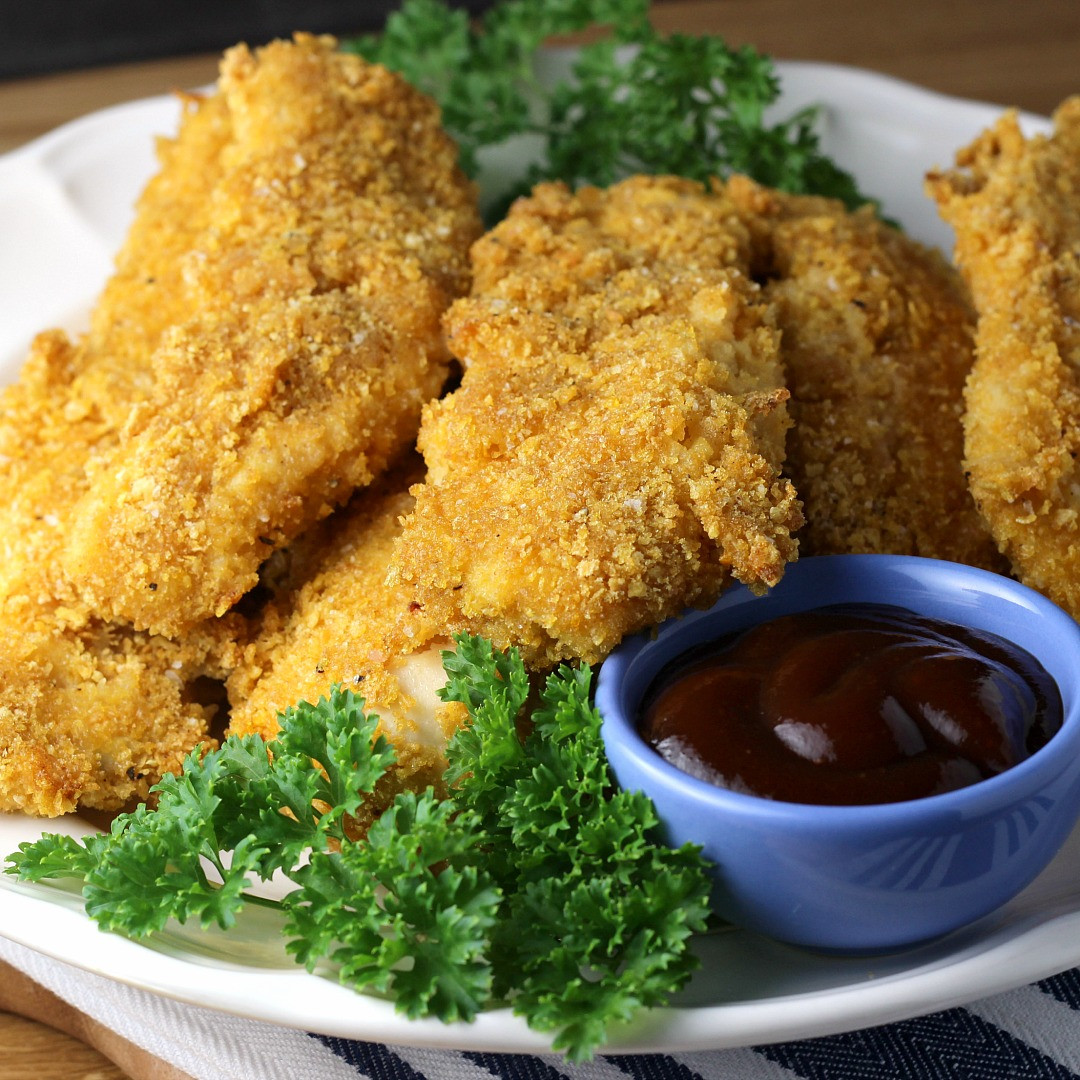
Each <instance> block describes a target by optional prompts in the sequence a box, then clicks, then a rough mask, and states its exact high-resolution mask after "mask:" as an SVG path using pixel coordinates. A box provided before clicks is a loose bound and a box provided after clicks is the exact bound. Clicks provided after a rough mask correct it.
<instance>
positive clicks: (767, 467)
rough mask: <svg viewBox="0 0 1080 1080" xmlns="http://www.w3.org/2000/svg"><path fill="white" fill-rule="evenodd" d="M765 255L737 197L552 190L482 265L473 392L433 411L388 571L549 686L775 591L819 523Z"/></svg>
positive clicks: (427, 608)
mask: <svg viewBox="0 0 1080 1080" xmlns="http://www.w3.org/2000/svg"><path fill="white" fill-rule="evenodd" d="M748 241H749V237H748V235H747V232H746V230H745V228H743V227H742V225H741V224H740V222H739V221H738V218H737V215H736V214H735V212H734V209H733V207H732V206H731V205H730V204H729V203H728V202H727V200H725V199H724V198H723V197H722V196H720V195H718V194H715V193H709V192H706V191H704V190H703V189H702V188H701V187H700V186H698V185H695V184H693V183H690V182H687V181H680V180H673V179H655V178H644V177H639V178H634V179H631V180H628V181H625V182H623V183H621V184H618V185H616V186H614V187H612V188H611V189H609V190H607V191H601V190H598V189H595V188H585V189H582V190H580V191H578V192H577V193H576V194H571V193H570V192H569V191H568V190H567V189H566V188H565V187H563V186H561V185H545V186H541V187H540V188H538V189H537V190H536V191H535V192H534V193H533V196H532V197H531V198H529V199H526V200H521V201H519V202H518V203H517V204H516V205H515V206H514V208H513V209H512V210H511V212H510V215H509V217H508V218H507V219H506V220H504V221H503V222H502V223H500V224H499V225H498V226H497V227H496V228H495V229H494V230H492V231H491V232H490V233H488V234H487V235H486V236H485V237H484V238H483V239H482V240H481V241H480V242H479V243H478V244H477V245H476V246H475V248H474V250H473V268H474V283H473V290H472V293H471V295H470V297H469V298H468V299H465V300H460V301H458V302H457V303H456V304H455V305H453V307H452V308H451V309H450V311H449V313H448V315H447V318H446V330H447V335H448V339H449V342H450V348H451V349H452V351H453V352H454V354H455V355H456V356H457V357H459V358H460V360H461V362H462V365H463V366H464V369H465V372H464V377H463V380H462V383H461V387H460V388H459V389H458V390H456V391H455V392H454V393H452V394H450V395H449V396H448V397H446V398H444V399H443V400H441V401H440V402H438V403H436V404H432V405H431V406H429V407H428V409H427V410H426V412H425V415H424V421H423V425H422V428H421V432H420V437H419V443H418V445H419V447H420V449H421V451H422V452H423V454H424V457H425V460H426V462H427V465H428V476H427V480H426V482H425V483H424V484H423V485H421V486H419V487H417V488H416V489H415V490H414V494H415V497H416V508H415V510H414V511H413V512H412V513H411V514H410V515H409V516H408V518H407V519H406V521H405V524H404V528H403V531H402V535H401V538H400V540H399V541H398V545H397V549H396V552H395V555H394V559H393V562H392V566H391V573H392V580H393V581H394V582H395V583H397V584H399V585H409V586H411V587H412V588H413V591H414V593H415V598H416V602H417V603H418V604H420V605H421V606H422V608H423V610H424V612H425V614H426V615H427V616H428V617H429V618H430V619H432V620H433V621H434V622H435V623H437V624H441V625H444V626H446V627H449V628H456V627H459V626H464V627H467V628H469V629H470V630H472V631H473V632H479V633H482V634H483V635H484V636H486V637H488V638H490V639H491V640H493V641H494V642H495V643H496V645H498V646H500V647H503V646H506V645H510V644H513V645H516V646H517V647H518V648H520V649H521V651H522V654H523V656H524V657H525V659H526V662H527V663H530V664H532V665H534V666H538V667H542V666H545V665H549V664H552V663H555V662H557V661H559V660H563V659H568V658H571V657H578V658H581V659H583V660H585V661H587V662H593V661H595V660H598V659H600V658H601V657H603V656H604V655H605V654H606V653H607V652H608V651H609V650H610V649H611V648H612V647H613V646H614V645H615V644H616V643H617V642H618V641H619V640H620V639H621V638H622V637H623V636H624V635H625V634H628V633H630V632H632V631H635V630H638V629H641V628H643V627H646V626H649V625H652V624H654V623H656V622H659V621H660V620H662V619H663V618H665V617H667V616H669V615H673V614H676V613H678V612H680V611H682V610H683V609H684V608H685V607H687V606H688V605H691V604H707V603H709V602H711V601H712V600H714V599H715V598H716V596H717V595H718V594H719V593H720V591H721V590H722V589H723V587H724V586H725V585H726V584H727V583H728V582H730V581H731V580H732V579H733V578H737V579H739V580H741V581H744V582H746V583H748V584H750V585H752V586H754V587H756V588H764V587H767V586H770V585H774V584H775V583H776V582H777V581H778V580H779V579H780V576H781V574H782V571H783V567H784V564H785V563H786V562H787V561H788V560H790V559H791V558H793V557H794V556H795V550H796V547H795V541H794V539H793V536H792V534H793V533H794V531H795V530H796V529H797V528H798V527H799V525H800V524H801V523H802V516H801V513H800V510H799V505H798V502H797V500H796V497H795V493H794V491H793V489H792V487H791V485H790V484H789V483H788V482H786V481H784V480H782V479H781V478H780V476H779V475H778V469H779V465H780V460H781V457H782V453H783V449H782V435H783V431H784V429H785V427H786V420H785V419H784V414H783V403H784V401H785V399H786V398H787V392H786V390H785V389H784V387H783V377H782V371H781V368H780V363H779V356H778V352H777V345H778V342H777V333H776V329H775V327H774V326H773V323H772V320H771V318H770V313H769V310H768V308H767V307H766V306H765V305H764V304H763V303H762V301H761V296H760V293H759V290H758V289H757V287H756V286H755V285H754V284H753V283H752V282H751V281H750V279H749V277H748V276H747V273H746V268H747V257H748Z"/></svg>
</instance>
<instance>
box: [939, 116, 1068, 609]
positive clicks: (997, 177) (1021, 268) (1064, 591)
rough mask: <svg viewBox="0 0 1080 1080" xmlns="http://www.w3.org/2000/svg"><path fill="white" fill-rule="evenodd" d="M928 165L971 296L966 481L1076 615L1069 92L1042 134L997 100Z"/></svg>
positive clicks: (1044, 585) (1025, 574)
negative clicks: (944, 156) (941, 160)
mask: <svg viewBox="0 0 1080 1080" xmlns="http://www.w3.org/2000/svg"><path fill="white" fill-rule="evenodd" d="M956 165H957V168H956V170H955V171H952V172H946V173H941V174H933V175H931V176H930V177H929V179H928V190H929V191H930V193H931V195H932V196H933V197H934V198H935V199H936V200H937V203H938V207H939V209H940V211H941V214H942V217H943V218H944V219H945V220H946V221H947V222H948V223H949V224H950V225H952V227H953V229H954V230H955V232H956V259H957V262H958V264H959V265H960V268H961V270H962V271H963V273H964V275H965V276H966V278H967V279H968V282H969V284H970V286H971V292H972V296H973V298H974V301H975V306H976V309H977V310H978V314H979V319H978V331H977V338H976V356H977V359H976V361H975V366H974V368H973V370H972V372H971V377H970V380H969V382H968V386H967V391H966V402H967V412H966V414H965V417H964V428H965V452H966V457H967V462H966V465H967V469H968V472H969V474H970V478H971V491H972V493H973V495H974V496H975V501H976V502H977V504H978V506H979V509H980V511H981V512H982V515H983V517H984V518H985V519H986V521H987V523H988V524H989V527H990V529H991V531H992V532H993V534H994V538H995V539H996V540H997V542H998V544H999V545H1000V546H1001V548H1002V550H1003V551H1004V552H1005V553H1006V554H1007V555H1008V557H1009V559H1010V561H1011V562H1012V566H1013V569H1014V571H1015V572H1016V574H1017V575H1018V576H1019V577H1020V579H1021V580H1022V581H1024V582H1025V583H1026V584H1028V585H1031V586H1033V587H1034V588H1037V589H1040V590H1042V591H1043V592H1045V593H1046V594H1047V595H1048V596H1050V597H1051V599H1053V600H1055V601H1056V602H1057V603H1059V604H1061V605H1062V606H1063V607H1065V608H1066V609H1067V610H1068V611H1069V612H1070V613H1071V614H1073V615H1074V616H1080V498H1078V496H1077V492H1078V490H1080V488H1078V485H1080V469H1078V467H1077V461H1076V459H1077V454H1078V453H1080V376H1078V374H1077V369H1078V365H1080V97H1077V98H1071V99H1069V100H1068V101H1066V102H1064V103H1063V104H1062V105H1061V107H1060V108H1059V109H1058V111H1057V113H1056V114H1055V130H1054V133H1053V135H1052V136H1050V137H1047V136H1036V137H1034V138H1031V139H1026V138H1025V137H1024V136H1023V134H1022V132H1021V130H1020V126H1019V123H1018V120H1017V117H1016V115H1015V114H1014V113H1009V114H1006V115H1005V116H1004V117H1002V119H1001V120H1000V121H999V122H998V124H997V125H996V126H995V127H993V128H992V129H990V130H989V131H987V132H985V133H984V134H983V135H982V136H980V138H978V139H976V141H975V142H974V143H973V144H972V145H971V146H969V147H967V148H966V149H964V150H962V151H960V153H959V154H958V155H957V159H956Z"/></svg>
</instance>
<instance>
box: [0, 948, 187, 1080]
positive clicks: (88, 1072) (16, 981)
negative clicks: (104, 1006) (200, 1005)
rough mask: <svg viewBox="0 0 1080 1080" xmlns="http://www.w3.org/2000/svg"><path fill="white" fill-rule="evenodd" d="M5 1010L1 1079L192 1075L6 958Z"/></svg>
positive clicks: (1, 994)
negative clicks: (70, 1002)
mask: <svg viewBox="0 0 1080 1080" xmlns="http://www.w3.org/2000/svg"><path fill="white" fill-rule="evenodd" d="M0 1010H3V1012H2V1013H0V1080H192V1077H191V1076H190V1075H189V1074H188V1073H185V1072H181V1071H180V1070H179V1069H176V1068H174V1067H173V1066H172V1065H169V1064H168V1063H166V1062H164V1061H161V1060H160V1059H159V1058H156V1057H154V1055H153V1054H150V1053H148V1052H147V1051H145V1050H143V1049H141V1048H140V1047H138V1046H135V1044H134V1043H130V1042H128V1041H127V1039H123V1038H121V1037H120V1036H119V1035H117V1034H116V1032H114V1031H110V1030H109V1029H108V1028H107V1027H103V1026H102V1025H101V1024H99V1023H97V1021H95V1020H92V1019H90V1017H88V1016H86V1015H85V1014H83V1013H81V1012H79V1010H78V1009H75V1008H73V1007H72V1006H71V1005H68V1004H67V1002H65V1001H62V1000H61V999H60V998H58V997H57V996H56V995H55V994H52V993H50V992H49V991H48V990H46V989H44V988H43V987H41V986H39V985H38V984H37V983H36V982H34V981H33V980H32V979H30V978H28V977H27V976H26V975H24V974H23V973H22V972H21V971H19V970H18V969H16V968H13V967H12V966H11V965H10V964H5V963H4V962H3V961H0ZM58 1031H59V1032H62V1033H63V1036H62V1037H61V1036H58V1035H57V1032H58Z"/></svg>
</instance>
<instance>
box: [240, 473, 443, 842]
mask: <svg viewBox="0 0 1080 1080" xmlns="http://www.w3.org/2000/svg"><path fill="white" fill-rule="evenodd" d="M421 475H422V463H421V462H420V461H419V459H418V458H412V459H410V460H409V461H408V462H407V463H406V464H404V465H401V466H399V467H398V468H397V469H395V470H394V471H393V472H392V473H390V474H388V475H387V476H386V477H384V478H383V479H382V480H381V481H379V482H377V483H376V484H375V485H373V486H372V487H370V488H368V489H367V490H365V491H363V492H361V493H359V494H358V495H357V496H356V497H355V498H354V500H353V501H352V503H350V505H349V506H348V507H347V508H346V509H345V510H342V511H339V512H338V513H337V514H335V515H334V517H333V518H330V519H328V520H327V522H326V523H324V524H323V525H322V526H321V527H316V529H315V530H313V531H312V532H313V533H314V534H315V535H314V536H313V535H311V533H309V534H307V535H306V536H305V537H304V539H303V541H302V545H301V546H302V548H303V550H302V552H300V553H299V554H298V558H297V561H298V562H299V564H300V565H299V566H298V567H295V566H294V567H291V568H290V569H289V571H288V572H287V573H285V574H283V575H282V577H281V579H280V581H279V584H278V595H276V596H275V597H274V598H273V599H272V600H271V602H270V603H268V604H267V606H266V609H265V611H264V612H263V614H262V616H261V620H260V622H259V625H258V627H257V632H256V633H255V634H254V636H253V639H252V641H251V643H250V644H249V645H248V646H247V647H246V649H245V651H244V655H243V658H242V660H241V662H239V663H238V664H237V666H236V668H235V670H234V671H233V673H232V675H231V676H230V678H229V683H228V686H229V698H230V701H231V703H232V714H231V723H230V733H232V734H239V735H246V734H251V733H256V734H259V735H262V736H263V737H264V738H266V739H271V738H273V737H274V735H275V734H276V732H277V728H278V714H279V713H281V712H284V710H286V709H287V708H289V707H291V706H293V705H295V704H296V703H297V701H300V700H306V701H311V702H316V701H318V699H319V698H320V697H321V696H323V695H328V694H329V692H330V690H331V688H332V687H333V686H334V684H335V683H340V684H342V685H343V686H345V687H348V688H350V689H352V690H354V691H355V692H356V693H357V694H359V695H361V696H362V697H364V699H365V701H366V703H367V711H369V712H377V713H378V714H379V716H380V720H381V723H380V728H379V730H380V732H382V733H383V734H385V735H386V736H387V738H388V739H389V740H390V741H391V743H393V745H394V749H395V751H396V754H397V762H396V764H395V766H394V768H393V769H392V770H391V772H390V773H389V774H388V775H387V776H386V777H384V779H383V780H382V781H380V783H379V785H378V787H377V788H376V790H375V792H373V794H372V797H371V798H370V799H369V800H367V802H366V803H365V806H364V808H363V810H362V818H361V824H363V823H365V822H366V821H367V820H369V819H370V817H372V816H374V815H376V814H377V813H378V811H379V809H380V808H383V807H385V806H386V805H388V802H389V800H391V799H392V798H393V796H394V794H396V792H397V791H399V790H402V789H404V788H422V787H425V786H427V785H428V784H435V785H438V784H439V783H441V778H442V774H443V772H444V770H445V768H446V759H445V755H444V749H445V745H446V741H447V739H448V738H449V736H450V734H451V733H452V732H453V730H454V729H455V728H456V727H457V726H458V725H459V724H460V723H461V721H462V719H463V709H462V706H460V705H459V704H457V703H453V702H451V703H445V704H443V703H440V702H438V700H437V697H436V691H437V690H438V688H439V687H441V686H442V685H443V683H444V682H445V681H446V677H445V673H444V671H443V667H442V659H441V652H442V650H443V649H445V648H452V642H451V641H450V639H449V637H448V636H446V635H445V634H444V633H441V632H440V628H439V627H435V626H433V625H432V624H431V622H430V620H429V619H428V618H427V617H426V616H425V614H424V613H423V611H422V610H421V609H419V608H418V607H417V605H416V604H414V603H413V601H412V594H411V591H410V590H407V589H404V588H402V587H400V586H394V585H390V584H388V583H387V580H386V577H387V566H388V565H389V562H390V556H391V553H392V551H393V544H394V540H395V538H396V537H397V535H398V534H399V533H400V531H401V524H400V521H401V518H402V517H403V516H404V515H405V514H407V513H408V512H409V511H410V510H411V509H412V505H413V500H412V497H411V496H410V495H409V493H408V487H409V482H410V480H415V479H418V478H419V477H420V476H421ZM286 554H288V553H286Z"/></svg>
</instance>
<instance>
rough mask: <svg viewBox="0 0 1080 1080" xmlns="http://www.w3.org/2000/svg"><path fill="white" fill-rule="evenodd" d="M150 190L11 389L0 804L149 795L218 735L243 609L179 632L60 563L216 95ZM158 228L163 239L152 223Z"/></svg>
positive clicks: (207, 144) (2, 567)
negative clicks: (216, 685) (167, 635)
mask: <svg viewBox="0 0 1080 1080" xmlns="http://www.w3.org/2000/svg"><path fill="white" fill-rule="evenodd" d="M182 128H183V130H182V134H181V136H180V137H179V138H178V139H176V140H170V141H166V142H163V143H162V145H161V147H160V148H159V152H160V155H161V158H162V170H161V172H160V173H159V174H158V176H157V177H155V179H154V180H152V181H151V183H150V184H149V185H148V186H147V188H146V190H145V191H144V192H143V194H142V196H141V198H140V200H139V205H138V211H137V215H136V219H135V222H134V224H133V226H132V228H131V231H130V233H129V235H128V238H127V241H126V243H125V245H124V247H123V249H122V251H121V252H120V254H119V256H118V259H117V270H116V274H115V276H114V277H113V278H112V279H111V280H110V282H109V283H108V285H107V286H106V288H105V290H104V293H103V295H102V297H101V299H100V301H99V303H98V305H97V307H96V308H95V310H94V312H93V315H92V318H91V325H90V329H89V331H88V332H87V333H86V334H85V335H84V336H83V337H82V338H81V339H80V340H79V341H77V342H73V341H71V340H69V338H68V337H67V336H66V335H65V334H63V333H61V332H59V331H50V332H47V333H43V334H41V335H39V336H38V338H37V339H36V340H35V342H34V343H33V346H32V348H31V351H30V356H29V358H28V359H27V361H26V363H25V365H24V367H23V369H22V371H21V373H20V376H19V379H18V381H17V382H16V383H14V384H13V385H11V386H8V387H5V388H4V389H3V390H2V391H0V810H25V811H28V812H31V813H35V814H43V815H50V816H51V815H57V814H62V813H66V812H69V811H71V810H74V809H75V807H76V805H77V804H81V805H83V806H92V807H99V808H103V809H114V808H116V807H119V806H121V805H123V804H124V803H125V802H127V801H128V800H129V799H131V798H145V797H146V795H147V793H148V791H149V788H150V786H151V785H152V784H154V783H155V782H156V781H157V780H158V779H160V777H161V775H162V773H164V772H165V771H167V770H175V769H177V768H179V766H180V763H181V761H182V759H183V756H184V754H186V753H187V752H188V751H189V750H190V749H191V748H192V747H193V746H194V745H195V744H196V743H198V742H199V741H200V740H202V739H204V738H205V737H206V735H207V730H208V723H209V720H210V719H211V717H212V715H213V709H212V708H208V707H207V706H206V705H204V704H203V703H202V702H201V701H200V697H201V694H200V684H201V679H202V677H203V676H214V675H220V674H222V673H223V671H224V667H223V660H224V657H225V654H226V653H227V652H228V650H229V649H230V648H231V644H230V643H231V639H232V637H233V635H234V634H235V633H236V625H235V620H234V619H233V618H230V619H228V620H226V621H225V622H221V623H217V622H215V623H207V624H203V625H201V626H200V627H198V628H197V629H196V630H195V631H194V632H193V633H192V635H191V636H190V638H189V640H187V641H186V642H184V643H183V644H180V643H176V642H172V641H167V640H165V639H162V638H152V637H150V636H148V635H146V634H140V633H135V632H133V631H131V630H130V628H124V627H120V626H111V625H108V624H106V623H105V622H103V621H102V620H101V619H98V618H96V617H95V616H94V615H93V614H92V613H91V612H90V611H89V610H88V609H87V607H86V605H85V604H84V603H83V602H82V601H81V598H80V597H79V596H78V595H77V593H76V592H75V590H74V589H73V588H72V587H71V585H70V583H69V582H68V581H67V580H66V578H65V576H64V575H63V573H62V572H61V554H62V551H63V545H64V542H65V538H66V536H67V533H68V530H69V528H70V520H71V516H72V511H73V508H74V506H75V504H76V503H77V501H78V500H79V499H80V498H81V497H82V495H83V494H84V493H85V491H86V487H87V480H86V472H87V468H88V466H89V463H90V462H91V461H92V460H93V459H94V458H95V457H97V456H100V455H104V454H107V453H108V452H109V451H110V450H111V448H112V447H114V446H115V445H116V443H117V441H118V439H119V433H120V430H121V429H122V427H123V425H124V424H125V423H126V421H127V419H128V417H129V415H130V413H131V412H132V410H133V409H134V408H136V407H137V406H138V405H139V404H140V403H141V402H143V401H145V399H146V396H147V394H148V392H149V387H150V383H151V376H150V371H149V366H148V363H147V360H148V355H149V351H150V350H151V349H152V348H153V347H154V346H155V345H156V342H157V340H158V338H159V337H160V335H161V333H162V332H163V329H164V326H165V325H166V323H167V319H168V317H169V308H168V304H167V303H163V302H160V301H159V299H158V298H157V297H156V294H155V289H156V288H164V289H165V292H166V293H168V292H169V287H168V286H169V282H170V281H173V280H175V279H176V276H177V274H178V273H179V271H178V269H177V266H176V262H175V255H176V253H177V252H178V251H179V250H181V249H182V248H183V247H184V246H185V244H186V238H187V235H188V230H189V229H191V228H194V227H197V223H198V222H199V220H200V216H201V215H202V214H203V208H204V205H205V200H206V196H207V194H208V190H209V189H208V186H207V185H209V184H212V182H213V178H214V175H215V162H216V161H217V157H218V154H219V151H220V146H221V142H222V134H223V133H222V127H221V116H220V114H219V113H218V112H217V110H216V109H208V110H203V109H200V110H197V111H194V110H188V111H187V113H186V115H185V118H184V121H183V125H182ZM151 238H153V242H152V243H151V242H150V239H151Z"/></svg>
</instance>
